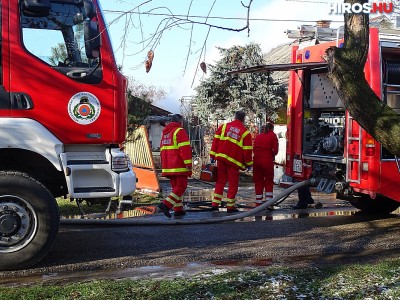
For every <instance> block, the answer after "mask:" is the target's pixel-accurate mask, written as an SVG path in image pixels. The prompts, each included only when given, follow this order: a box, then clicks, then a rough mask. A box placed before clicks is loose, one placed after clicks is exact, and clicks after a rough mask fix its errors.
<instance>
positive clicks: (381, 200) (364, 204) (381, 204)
mask: <svg viewBox="0 0 400 300" xmlns="http://www.w3.org/2000/svg"><path fill="white" fill-rule="evenodd" d="M349 202H350V203H351V205H353V206H354V207H355V208H358V209H359V210H361V211H362V212H365V213H368V214H390V213H391V212H392V211H395V210H396V209H397V208H398V207H399V206H400V203H399V202H397V201H395V200H392V199H389V198H386V197H382V196H377V197H376V198H375V199H372V198H371V197H370V196H369V195H365V194H360V195H359V196H358V197H352V198H351V199H350V200H349Z"/></svg>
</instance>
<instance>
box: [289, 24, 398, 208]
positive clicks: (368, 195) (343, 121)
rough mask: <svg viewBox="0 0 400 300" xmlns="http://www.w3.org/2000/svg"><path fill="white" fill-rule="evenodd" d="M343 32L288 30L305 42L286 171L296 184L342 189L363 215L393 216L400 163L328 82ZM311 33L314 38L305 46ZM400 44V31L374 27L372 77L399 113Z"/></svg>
mask: <svg viewBox="0 0 400 300" xmlns="http://www.w3.org/2000/svg"><path fill="white" fill-rule="evenodd" d="M341 30H343V29H341ZM341 30H340V29H339V30H335V29H331V28H320V27H310V26H303V27H301V28H300V30H299V32H297V33H296V32H290V31H289V32H288V33H289V35H294V36H293V37H297V38H298V34H300V36H301V35H303V41H302V42H300V43H299V45H298V46H295V47H293V50H292V61H291V62H292V64H291V67H290V69H291V72H290V79H289V90H288V97H289V98H288V99H289V100H288V110H287V115H288V136H287V139H288V140H287V157H286V159H287V161H286V173H287V174H288V175H290V176H292V177H293V178H295V179H296V180H303V179H306V178H309V177H311V176H314V177H318V178H320V181H319V184H318V186H317V189H318V190H319V191H323V192H326V193H332V192H336V195H337V198H338V199H345V200H348V201H349V202H350V203H351V204H352V205H353V206H355V207H356V208H359V209H361V210H363V211H367V212H374V213H376V212H378V213H388V212H391V211H394V210H395V209H397V208H398V207H399V205H400V185H398V182H399V180H400V168H399V161H398V159H397V157H395V156H394V155H393V154H391V153H389V152H388V151H387V150H386V149H385V148H384V147H382V146H381V145H380V144H379V143H378V142H377V141H376V140H374V139H373V138H372V137H371V136H370V135H369V134H368V133H367V132H366V131H365V130H364V129H363V128H361V127H360V125H359V124H358V123H357V122H356V121H355V120H354V119H353V118H352V116H351V115H350V114H349V113H348V111H346V110H345V108H344V106H343V104H342V101H341V99H340V98H339V97H338V94H337V92H336V90H335V88H334V87H333V85H332V83H331V81H330V80H329V79H328V78H327V66H326V64H325V62H324V60H323V57H324V55H325V50H326V49H327V48H328V47H330V46H338V47H341V46H342V43H343V39H341V38H340V36H341V35H342V32H341ZM304 35H307V36H309V37H310V36H311V37H312V38H311V39H309V40H308V41H304ZM399 45H400V32H399V31H396V30H386V31H385V30H378V29H377V28H371V29H370V44H369V53H368V59H367V63H366V65H365V76H366V80H367V81H368V83H369V84H370V86H371V88H372V89H373V90H374V92H375V93H376V94H377V95H378V96H379V97H380V98H381V99H382V101H385V103H386V104H388V105H389V106H390V107H392V108H393V109H395V110H399V109H400V76H399V75H400V46H399Z"/></svg>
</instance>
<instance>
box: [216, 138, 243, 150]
mask: <svg viewBox="0 0 400 300" xmlns="http://www.w3.org/2000/svg"><path fill="white" fill-rule="evenodd" d="M221 140H224V141H230V142H231V143H234V144H236V145H238V146H239V147H240V148H242V143H241V142H239V141H237V140H235V139H233V138H231V137H223V138H221Z"/></svg>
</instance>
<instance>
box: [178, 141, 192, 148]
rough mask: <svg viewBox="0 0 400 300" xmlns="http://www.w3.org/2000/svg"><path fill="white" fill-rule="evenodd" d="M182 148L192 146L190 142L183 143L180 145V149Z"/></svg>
mask: <svg viewBox="0 0 400 300" xmlns="http://www.w3.org/2000/svg"><path fill="white" fill-rule="evenodd" d="M182 146H190V142H182V143H179V144H178V147H182Z"/></svg>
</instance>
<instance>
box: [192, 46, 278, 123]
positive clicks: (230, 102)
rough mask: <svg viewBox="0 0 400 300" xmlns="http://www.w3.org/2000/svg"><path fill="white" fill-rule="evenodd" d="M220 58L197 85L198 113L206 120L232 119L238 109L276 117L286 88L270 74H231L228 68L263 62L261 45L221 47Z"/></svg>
mask: <svg viewBox="0 0 400 300" xmlns="http://www.w3.org/2000/svg"><path fill="white" fill-rule="evenodd" d="M218 49H219V51H220V55H221V57H222V58H221V59H220V60H219V61H217V62H216V64H215V65H209V66H208V70H209V71H210V75H209V76H208V77H207V78H206V79H204V80H203V81H202V82H201V83H200V84H199V85H198V86H197V87H196V88H195V91H196V95H195V97H194V100H193V103H194V109H195V112H194V113H195V114H196V115H197V116H198V117H199V118H200V119H202V120H204V121H210V120H219V119H229V118H231V117H232V116H233V115H234V112H235V111H236V110H239V109H242V110H244V111H245V112H246V113H247V115H248V116H254V117H257V118H261V119H263V120H264V121H265V118H267V119H272V120H274V119H276V117H277V114H276V110H277V109H278V108H280V107H281V106H282V104H283V100H282V95H283V92H282V91H283V88H282V87H281V86H279V85H276V84H275V83H274V81H273V79H272V77H270V76H269V74H266V73H262V74H254V73H250V74H229V73H228V72H229V71H232V70H235V69H240V68H245V67H251V66H256V65H260V64H262V63H263V56H262V51H261V48H260V46H259V45H258V44H254V43H252V44H249V45H247V46H234V47H231V48H229V49H225V48H218Z"/></svg>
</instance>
